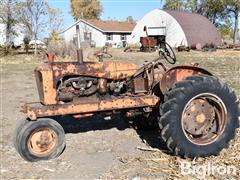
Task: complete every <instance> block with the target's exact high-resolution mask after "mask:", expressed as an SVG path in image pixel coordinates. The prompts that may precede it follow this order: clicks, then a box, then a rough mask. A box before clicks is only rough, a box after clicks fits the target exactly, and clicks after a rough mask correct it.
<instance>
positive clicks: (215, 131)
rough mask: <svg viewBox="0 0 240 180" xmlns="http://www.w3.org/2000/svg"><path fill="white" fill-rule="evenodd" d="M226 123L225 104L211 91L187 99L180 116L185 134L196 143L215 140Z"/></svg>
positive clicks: (207, 142) (201, 143)
mask: <svg viewBox="0 0 240 180" xmlns="http://www.w3.org/2000/svg"><path fill="white" fill-rule="evenodd" d="M226 123H227V110H226V106H225V104H224V103H223V101H222V100H221V99H220V98H219V97H218V96H216V95H214V94H211V93H204V94H199V95H197V96H195V97H194V98H192V99H191V100H190V101H188V103H187V104H186V106H185V107H184V110H183V113H182V118H181V124H182V129H183V132H184V134H185V136H186V137H187V139H188V140H189V141H191V142H192V143H194V144H197V145H207V144H211V143H213V142H215V141H216V140H217V139H218V137H220V136H221V135H222V133H223V131H224V129H225V127H226Z"/></svg>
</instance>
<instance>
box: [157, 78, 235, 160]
mask: <svg viewBox="0 0 240 180" xmlns="http://www.w3.org/2000/svg"><path fill="white" fill-rule="evenodd" d="M238 111H239V110H238V105H237V98H236V96H235V94H234V92H233V91H232V90H231V89H230V88H229V87H228V86H227V85H225V84H223V83H221V82H220V81H219V80H218V79H216V78H215V77H212V76H207V75H196V76H191V77H187V78H186V79H185V80H184V81H181V82H177V83H176V84H175V86H174V87H173V88H172V89H171V90H170V91H169V92H168V93H166V95H165V97H164V103H163V105H162V106H161V108H160V114H161V118H160V120H159V126H160V128H162V131H161V136H162V139H163V140H164V141H165V143H166V145H167V147H168V148H169V149H170V150H171V151H173V152H174V153H175V154H177V155H181V156H185V157H199V156H201V157H206V156H210V155H217V154H219V152H220V151H221V150H222V149H223V148H227V147H228V143H229V141H230V140H231V139H233V138H234V135H235V130H236V128H237V127H238Z"/></svg>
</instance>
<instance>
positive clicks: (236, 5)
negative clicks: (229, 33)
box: [225, 0, 240, 44]
mask: <svg viewBox="0 0 240 180" xmlns="http://www.w3.org/2000/svg"><path fill="white" fill-rule="evenodd" d="M225 8H226V10H227V12H229V13H230V15H232V16H233V18H234V30H233V44H235V43H236V41H237V37H238V23H239V15H240V1H239V0H225Z"/></svg>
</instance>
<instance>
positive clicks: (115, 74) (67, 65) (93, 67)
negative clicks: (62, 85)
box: [35, 61, 139, 80]
mask: <svg viewBox="0 0 240 180" xmlns="http://www.w3.org/2000/svg"><path fill="white" fill-rule="evenodd" d="M138 69H139V67H138V66H137V65H136V64H133V63H129V62H121V61H114V62H113V61H111V62H110V61H105V62H84V63H83V64H79V63H78V62H53V63H45V64H41V65H39V66H38V67H37V68H36V69H35V71H52V73H53V79H54V80H56V79H57V80H59V79H60V78H62V77H64V76H78V75H89V76H94V77H98V78H106V79H111V80H123V79H126V78H128V77H131V76H133V75H134V74H135V73H136V72H137V70H138Z"/></svg>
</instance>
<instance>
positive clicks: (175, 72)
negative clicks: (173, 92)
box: [159, 66, 212, 94]
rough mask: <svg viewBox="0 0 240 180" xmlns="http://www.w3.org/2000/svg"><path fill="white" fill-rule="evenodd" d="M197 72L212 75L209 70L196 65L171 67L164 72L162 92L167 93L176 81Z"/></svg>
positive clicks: (160, 83)
mask: <svg viewBox="0 0 240 180" xmlns="http://www.w3.org/2000/svg"><path fill="white" fill-rule="evenodd" d="M195 74H207V75H210V76H212V74H211V73H210V72H209V71H207V70H205V69H202V68H199V67H196V66H175V67H173V68H170V69H169V70H167V71H166V73H164V74H163V77H162V78H161V80H160V82H159V86H160V90H161V92H162V94H165V93H166V92H167V91H169V90H170V89H171V88H172V87H173V85H174V84H175V83H176V82H178V81H182V80H184V79H185V78H186V77H189V76H192V75H195Z"/></svg>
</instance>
